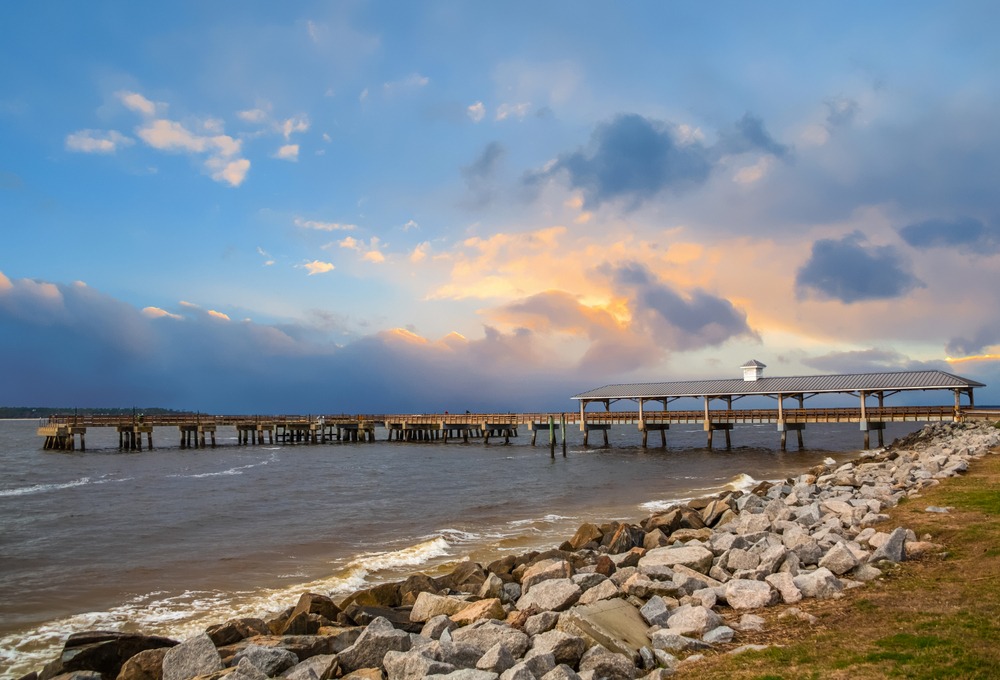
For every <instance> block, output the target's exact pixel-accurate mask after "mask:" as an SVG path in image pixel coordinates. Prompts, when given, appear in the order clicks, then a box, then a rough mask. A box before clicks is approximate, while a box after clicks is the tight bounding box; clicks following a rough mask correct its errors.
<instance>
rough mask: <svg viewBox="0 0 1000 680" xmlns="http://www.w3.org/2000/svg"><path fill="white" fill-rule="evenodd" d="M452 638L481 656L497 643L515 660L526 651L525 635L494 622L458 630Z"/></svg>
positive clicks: (526, 638) (526, 639)
mask: <svg viewBox="0 0 1000 680" xmlns="http://www.w3.org/2000/svg"><path fill="white" fill-rule="evenodd" d="M537 587H541V586H537ZM452 638H453V639H454V640H455V642H464V643H467V644H470V645H472V646H473V647H475V648H476V649H478V650H479V651H480V652H482V653H483V654H485V653H486V652H487V651H488V650H489V648H490V647H492V646H493V645H495V644H496V643H498V642H501V643H503V645H504V647H506V648H507V651H509V652H510V653H511V654H513V655H514V658H515V659H517V658H520V657H522V656H524V653H525V652H526V651H528V636H527V635H525V634H524V633H522V632H521V631H519V630H515V629H513V628H511V627H510V626H508V625H506V624H501V623H496V622H494V621H487V622H486V623H485V624H483V625H480V626H476V627H472V626H469V627H466V628H459V629H458V630H456V631H455V632H454V633H453V634H452Z"/></svg>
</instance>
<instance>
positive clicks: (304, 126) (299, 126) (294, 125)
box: [276, 114, 309, 139]
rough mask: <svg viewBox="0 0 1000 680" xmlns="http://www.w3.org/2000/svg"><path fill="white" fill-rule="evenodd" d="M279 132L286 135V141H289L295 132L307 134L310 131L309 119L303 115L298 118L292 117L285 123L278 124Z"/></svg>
mask: <svg viewBox="0 0 1000 680" xmlns="http://www.w3.org/2000/svg"><path fill="white" fill-rule="evenodd" d="M276 127H277V128H278V131H279V132H281V133H282V134H283V135H285V139H288V138H289V136H291V134H292V133H293V132H305V131H306V130H308V129H309V117H308V116H306V115H305V114H302V115H300V116H298V117H292V118H289V119H288V120H286V121H284V122H283V123H278V124H276Z"/></svg>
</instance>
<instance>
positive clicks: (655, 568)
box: [639, 564, 674, 581]
mask: <svg viewBox="0 0 1000 680" xmlns="http://www.w3.org/2000/svg"><path fill="white" fill-rule="evenodd" d="M639 573H640V574H642V575H643V576H646V577H648V578H650V579H652V580H653V581H673V580H674V570H673V569H671V568H670V567H667V566H664V565H662V564H647V565H645V566H640V567H639Z"/></svg>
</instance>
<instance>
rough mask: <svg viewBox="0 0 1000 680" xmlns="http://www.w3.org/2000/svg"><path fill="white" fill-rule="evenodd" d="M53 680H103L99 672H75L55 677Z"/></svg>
mask: <svg viewBox="0 0 1000 680" xmlns="http://www.w3.org/2000/svg"><path fill="white" fill-rule="evenodd" d="M52 680H101V674H100V673H98V672H97V671H73V672H72V673H63V674H62V675H56V676H53V678H52Z"/></svg>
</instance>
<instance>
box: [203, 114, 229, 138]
mask: <svg viewBox="0 0 1000 680" xmlns="http://www.w3.org/2000/svg"><path fill="white" fill-rule="evenodd" d="M201 127H202V129H204V130H205V132H208V133H210V134H213V135H221V134H222V133H223V132H225V131H226V121H224V120H222V119H221V118H206V119H205V120H203V121H201Z"/></svg>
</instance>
